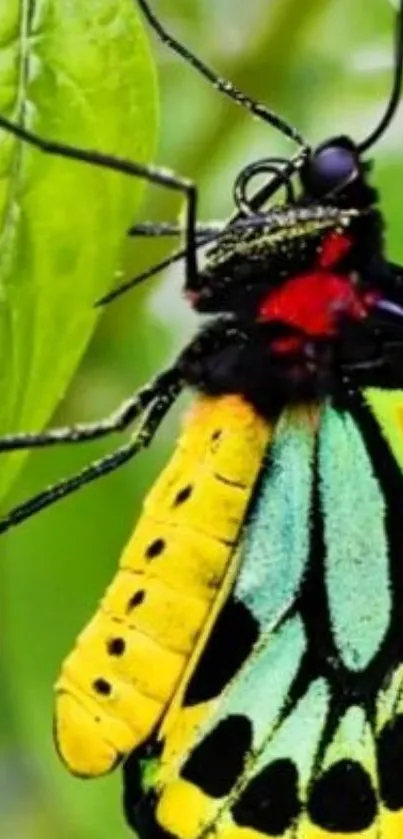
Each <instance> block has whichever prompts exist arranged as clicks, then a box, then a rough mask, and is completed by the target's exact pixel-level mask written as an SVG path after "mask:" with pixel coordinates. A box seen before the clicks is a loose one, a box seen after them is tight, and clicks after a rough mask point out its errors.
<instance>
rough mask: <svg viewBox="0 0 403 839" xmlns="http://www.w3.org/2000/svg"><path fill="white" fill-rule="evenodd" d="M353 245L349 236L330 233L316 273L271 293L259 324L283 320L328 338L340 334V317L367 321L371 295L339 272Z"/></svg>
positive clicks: (315, 266)
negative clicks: (338, 327) (341, 262)
mask: <svg viewBox="0 0 403 839" xmlns="http://www.w3.org/2000/svg"><path fill="white" fill-rule="evenodd" d="M351 245H352V240H351V239H350V238H349V237H348V236H347V235H346V234H344V233H330V234H329V235H328V236H327V237H326V238H325V240H324V242H323V244H322V247H321V249H320V252H319V253H318V256H317V258H316V260H315V262H314V266H313V269H312V271H307V272H306V273H304V274H299V275H297V276H296V277H291V278H290V279H289V280H287V281H286V282H285V283H284V284H283V285H282V286H281V287H279V288H277V289H274V290H272V291H270V292H269V294H268V295H267V296H266V297H265V299H264V300H263V302H262V304H261V306H260V309H259V316H258V319H259V321H274V320H275V321H281V322H282V323H285V324H289V325H290V326H294V327H297V328H299V329H301V330H303V331H304V332H305V333H306V334H307V335H312V336H325V335H331V334H333V333H334V332H335V331H336V329H337V319H338V315H341V314H345V315H348V316H350V317H352V318H355V319H361V318H364V317H365V316H366V315H367V312H368V305H369V304H370V299H369V296H368V295H364V294H362V293H359V292H358V290H357V289H356V288H355V287H354V285H353V284H352V281H351V279H350V278H349V276H348V274H342V273H337V271H336V270H335V266H336V265H337V263H338V262H340V260H341V258H342V257H343V256H344V255H345V254H346V253H347V252H348V251H349V250H350V248H351ZM330 269H333V270H330Z"/></svg>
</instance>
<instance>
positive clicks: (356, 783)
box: [308, 760, 377, 833]
mask: <svg viewBox="0 0 403 839" xmlns="http://www.w3.org/2000/svg"><path fill="white" fill-rule="evenodd" d="M308 812H309V815H310V817H311V820H312V821H313V822H314V824H317V825H319V826H320V827H322V828H324V830H328V831H329V832H333V833H337V832H340V833H343V832H344V833H354V832H357V833H359V832H360V831H362V830H366V828H368V827H370V826H371V825H372V823H373V821H374V819H375V817H376V812H377V805H376V798H375V792H374V789H373V786H372V783H371V779H370V777H369V776H368V775H367V773H366V772H365V770H364V769H363V768H362V766H360V764H359V763H357V762H356V761H354V760H340V761H339V762H338V763H335V764H333V766H331V767H330V769H328V770H327V771H326V772H324V773H323V775H322V776H321V777H320V778H318V780H317V781H316V782H315V784H314V786H313V789H312V792H311V796H310V800H309V803H308Z"/></svg>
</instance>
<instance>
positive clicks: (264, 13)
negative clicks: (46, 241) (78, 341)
mask: <svg viewBox="0 0 403 839" xmlns="http://www.w3.org/2000/svg"><path fill="white" fill-rule="evenodd" d="M58 2H59V4H60V3H61V0H58ZM65 2H66V3H67V2H68V0H65ZM70 2H72V0H70ZM77 2H79V0H77ZM80 2H81V3H84V0H80ZM98 2H99V3H101V0H98ZM153 4H154V8H155V9H157V11H158V14H159V15H161V18H162V19H163V20H164V21H166V22H167V23H169V25H170V26H171V28H172V29H173V30H175V32H177V33H179V35H180V36H181V37H182V38H183V39H184V40H186V42H188V43H189V44H191V45H192V46H193V47H194V48H195V49H197V50H198V52H199V53H200V54H201V55H203V56H204V57H205V58H206V59H208V60H209V61H211V63H212V64H214V66H216V67H217V68H219V69H220V71H221V72H222V73H223V74H226V75H228V76H229V77H231V78H232V79H233V80H234V81H236V83H237V84H238V85H240V86H241V87H242V88H243V89H245V90H246V91H248V92H250V93H251V94H253V95H255V96H256V97H259V98H261V99H263V100H264V101H266V102H267V103H269V104H270V105H271V106H272V107H274V108H277V109H279V110H280V111H281V113H284V114H285V115H287V116H288V117H289V118H290V119H292V120H294V121H295V122H296V123H297V124H298V126H299V127H300V128H301V129H303V130H304V131H305V132H306V133H307V135H308V137H309V139H310V140H312V142H315V140H318V141H319V140H321V139H323V138H324V137H326V136H328V135H329V134H332V133H339V132H343V131H347V132H348V131H351V132H352V134H353V136H355V137H357V138H360V137H361V136H363V135H364V134H365V133H366V131H367V129H368V128H369V127H370V126H371V125H373V124H374V121H375V120H376V119H377V117H379V115H380V112H381V109H382V104H383V102H384V100H385V96H386V95H387V92H388V90H389V80H390V63H391V42H392V37H391V34H392V33H391V25H392V9H391V6H390V4H389V3H388V2H386V0H372V2H371V4H370V9H369V4H368V0H355V1H354V3H351V0H304V2H301V0H271V2H268V0H250V2H248V3H244V2H241V0H238V1H237V2H234V0H216V2H214V3H207V2H205V0H153ZM0 5H4V6H5V5H6V3H4V4H0ZM94 5H95V2H94V0H91V6H94ZM102 5H105V0H102ZM121 6H122V0H120V2H119V7H121ZM156 54H158V64H159V67H160V69H161V73H160V76H161V88H162V97H163V99H162V108H161V112H162V130H161V148H160V150H159V154H158V160H160V161H162V162H163V163H164V164H166V165H168V166H170V167H171V168H174V169H177V170H178V171H180V172H182V173H183V174H185V175H188V176H190V177H193V178H194V179H195V180H197V182H198V183H199V184H200V186H201V216H202V217H203V218H207V217H210V218H213V219H216V218H219V217H220V216H224V215H225V213H227V212H228V211H230V209H231V186H232V182H233V178H234V174H235V173H236V171H237V169H238V168H239V167H240V166H242V165H244V164H245V163H246V162H248V161H250V160H252V159H254V158H255V157H259V156H260V157H263V156H267V155H270V154H274V153H276V152H281V153H286V154H288V153H289V151H290V148H291V147H290V145H286V144H285V143H284V142H283V141H282V140H281V138H279V137H278V136H277V134H276V133H275V132H274V131H272V130H271V129H270V128H268V127H267V126H264V125H261V124H259V123H257V122H256V121H253V120H251V119H250V118H249V117H248V115H247V114H245V113H244V112H243V111H242V110H241V109H240V108H237V107H235V106H233V105H231V104H230V103H227V102H225V101H224V100H222V99H221V98H220V97H219V96H218V94H215V93H214V91H211V90H210V89H209V88H207V86H206V85H205V84H204V83H203V81H202V80H200V79H199V78H198V77H197V76H196V74H195V73H194V72H193V71H192V70H191V69H187V68H185V67H184V66H183V64H182V63H180V61H179V60H175V59H173V58H172V57H171V56H170V54H169V53H167V51H166V50H161V51H160V50H158V53H157V50H156ZM125 79H126V86H127V89H128V90H131V89H132V86H133V84H135V83H134V81H133V73H132V74H131V75H130V74H129V73H127V75H126V73H125ZM102 94H103V92H102V89H101V91H100V98H101V99H102ZM125 95H126V96H127V95H128V92H127V91H126V93H124V91H122V94H119V98H118V101H117V102H116V117H115V118H116V120H117V124H120V125H121V122H120V121H122V120H124V119H125V113H124V110H125V105H124V104H122V102H124V96H125ZM122 97H123V98H122ZM99 107H100V108H102V102H101V103H100V104H99ZM141 107H143V105H142V106H141ZM52 111H53V109H52ZM58 118H60V114H59V113H58ZM109 128H110V130H116V131H117V132H118V131H119V129H117V128H116V126H115V125H110V127H109ZM73 129H74V130H75V131H77V130H78V129H77V126H76V125H75V126H73V127H72V128H71V131H73ZM400 138H401V122H400V124H399V120H397V121H396V123H395V125H394V128H393V129H392V130H391V131H390V132H389V134H388V135H387V137H385V139H384V141H383V142H382V144H380V145H379V146H378V147H377V148H376V149H375V150H374V158H375V163H376V169H375V173H376V181H377V184H378V186H379V188H380V190H381V193H382V203H383V207H384V209H385V213H386V216H387V220H388V224H389V231H390V233H389V238H390V255H391V257H392V258H393V259H395V260H399V259H400V260H401V261H402V259H403V249H402V237H401V235H400V229H401V215H402V199H401V190H400V189H399V184H400V183H401V181H402V176H403V154H402V150H401V139H400ZM125 142H127V143H128V146H129V147H130V155H131V156H132V157H133V158H134V159H135V158H136V156H138V155H137V152H136V149H135V143H136V136H135V135H134V136H133V137H128V138H127V137H126V139H125ZM93 144H95V145H96V146H97V147H98V148H101V147H103V146H104V145H105V146H106V140H105V141H102V143H101V140H99V141H98V140H96V141H95V140H94V141H93ZM71 167H72V164H69V171H71ZM82 173H83V167H80V177H81V176H82ZM95 177H97V178H98V177H99V173H97V174H96V176H95ZM121 180H122V184H121V188H122V189H124V190H126V189H129V191H130V190H131V189H132V188H133V183H132V182H130V183H129V187H128V186H127V184H126V179H124V178H122V179H121ZM118 181H119V182H120V179H119V177H118ZM80 193H81V190H80V192H79V194H80ZM178 209H179V201H178V198H177V196H172V195H169V194H168V193H165V192H164V191H162V190H160V189H157V188H152V189H150V190H148V192H147V203H146V204H144V205H143V207H142V212H141V216H142V218H144V219H146V218H161V219H163V218H171V219H172V218H175V214H176V213H177V211H178ZM101 238H102V237H101ZM168 248H169V244H168V243H166V242H165V243H162V244H157V243H154V242H148V243H146V244H144V246H141V245H140V243H139V242H136V243H134V244H133V245H132V246H130V245H129V246H128V248H127V253H126V271H127V275H128V276H130V275H134V274H135V273H137V272H138V271H139V270H141V269H142V267H144V266H145V265H148V264H150V263H151V262H152V261H153V260H154V259H155V258H159V257H162V256H163V255H164V253H166V251H167V249H168ZM181 278H182V269H181V268H177V269H176V270H175V271H173V272H172V273H170V274H169V276H168V277H167V278H166V279H164V280H163V282H162V283H161V282H160V281H158V280H157V281H156V282H155V283H154V284H153V283H150V284H149V285H148V286H144V287H143V288H142V289H138V291H137V292H133V293H132V294H131V295H129V296H128V297H126V298H124V299H123V300H122V301H121V302H120V303H117V304H115V305H111V306H110V307H109V308H108V310H107V311H106V312H105V317H104V318H103V319H102V323H101V324H100V325H99V328H98V329H97V331H96V334H95V337H94V340H93V341H92V343H91V346H90V348H89V351H88V353H87V355H86V358H85V359H84V362H83V364H82V366H81V368H80V371H79V374H78V376H77V377H76V379H75V383H74V386H73V387H72V388H71V390H70V393H69V395H68V398H67V400H66V401H65V403H64V404H63V406H62V408H61V409H60V410H59V413H58V416H57V417H55V418H54V419H53V420H52V424H55V423H58V424H60V423H66V422H73V421H77V420H84V419H86V418H88V419H89V418H95V417H97V416H102V415H105V414H106V413H107V412H108V411H109V410H111V409H112V408H113V407H115V406H116V404H117V403H118V402H119V400H120V399H122V398H124V397H125V396H127V394H128V393H130V392H132V391H133V390H134V389H135V388H136V387H138V386H139V385H140V384H141V383H142V382H144V381H146V380H147V378H148V377H149V376H150V375H152V373H153V372H155V371H156V370H158V369H160V368H161V367H162V366H164V365H167V364H168V363H169V360H170V358H172V356H173V354H174V352H175V351H176V349H177V348H178V347H179V346H180V345H181V344H183V342H184V341H185V340H186V338H187V337H188V335H189V333H190V330H191V329H192V328H193V326H194V320H193V318H192V317H191V316H190V314H189V313H188V311H187V309H186V307H185V306H184V304H183V303H182V302H181V299H180V293H179V288H180V281H181ZM106 282H107V281H106ZM83 308H84V307H83ZM51 372H52V376H51V377H50V378H52V377H53V370H52V371H51ZM46 376H47V377H48V376H49V370H47V371H46ZM54 378H55V379H57V376H55V377H54ZM30 424H31V425H35V423H33V422H32V423H30ZM172 436H173V435H172V425H171V426H170V424H169V423H168V424H166V425H165V426H164V430H163V431H162V435H160V438H159V440H160V443H159V442H158V441H157V443H156V444H155V446H153V448H152V450H151V452H149V453H148V454H146V455H142V456H141V457H140V458H139V460H138V461H137V462H136V463H134V464H133V465H132V466H130V467H127V468H125V469H122V470H121V471H120V473H118V474H116V475H113V476H110V477H109V478H107V479H105V480H104V481H100V482H99V484H98V485H94V486H92V487H90V488H88V489H87V490H84V491H83V492H82V493H79V494H78V495H77V497H75V498H70V499H68V500H67V501H65V502H63V503H62V504H60V505H57V506H56V507H55V508H53V509H51V510H49V511H48V512H46V513H43V514H41V515H40V516H38V517H37V518H36V519H33V520H32V521H30V522H28V523H27V524H26V525H24V526H23V527H21V529H19V530H16V531H15V533H12V534H10V536H9V537H8V538H7V540H4V541H6V543H7V553H8V555H7V557H6V558H5V562H3V565H2V584H1V588H0V598H1V599H0V615H1V621H2V625H1V636H2V637H1V649H2V655H1V658H0V660H1V661H2V667H3V672H2V673H0V701H2V708H3V710H2V708H0V721H1V720H2V719H6V720H7V726H5V725H4V726H3V728H4V729H6V728H7V735H8V739H7V744H5V748H4V750H3V753H2V752H1V751H0V813H1V811H2V806H1V805H2V801H1V787H2V785H1V771H2V761H3V766H5V767H6V771H7V777H8V778H10V779H12V782H13V786H12V789H13V791H14V794H13V795H12V794H10V793H9V794H8V798H7V801H8V807H9V808H10V809H11V808H14V809H13V815H10V818H9V821H8V822H7V823H6V822H5V821H4V819H3V820H2V818H1V816H0V835H1V836H2V837H3V836H4V837H5V839H21V837H22V836H23V837H24V839H54V837H55V836H56V837H57V839H110V837H111V836H113V837H114V839H124V837H129V836H130V834H129V832H128V831H126V829H125V827H124V825H123V819H122V816H121V813H120V810H119V807H120V790H119V786H120V778H119V772H117V773H115V777H110V778H106V779H104V780H101V781H93V782H88V783H84V782H82V781H80V780H76V779H72V778H70V777H69V776H68V775H67V773H66V771H65V770H64V769H63V767H62V766H61V765H60V763H59V761H58V758H57V756H56V755H55V754H54V751H53V745H52V739H51V737H52V735H51V715H52V683H53V682H54V680H55V678H56V676H57V673H58V670H59V667H60V662H61V660H62V658H63V656H64V655H65V654H66V653H67V652H68V650H69V649H70V647H71V645H72V643H73V639H74V638H75V636H76V635H77V633H78V632H79V631H80V629H81V628H82V626H83V624H84V622H85V621H86V620H88V618H89V617H90V615H91V613H92V611H93V609H94V606H95V603H96V602H97V600H98V599H99V597H100V596H101V594H102V591H103V590H104V588H105V586H106V584H107V583H108V581H109V579H110V578H111V576H112V574H113V573H114V569H115V568H116V564H117V559H118V557H119V553H120V551H121V548H122V545H123V544H124V542H125V540H126V539H127V537H128V534H129V532H130V528H131V527H132V525H133V521H134V519H135V516H136V515H137V514H138V511H139V507H140V503H141V499H142V497H143V496H144V494H145V492H146V489H147V487H148V486H149V485H150V483H151V481H152V480H153V478H154V476H155V474H156V472H157V470H158V469H159V468H160V466H161V463H162V461H163V457H164V455H165V456H166V455H167V453H168V451H169V450H170V448H171V446H172ZM161 437H162V439H161ZM114 442H116V441H112V440H111V441H110V442H109V443H96V444H94V445H92V446H89V445H88V446H84V447H83V448H78V449H77V448H76V449H75V450H73V449H72V448H70V449H69V448H67V447H64V448H61V449H60V450H58V451H57V450H56V449H53V450H52V451H50V452H48V453H45V452H37V453H35V454H34V455H32V456H31V457H30V459H29V462H28V466H27V469H26V470H25V473H24V476H23V480H22V481H20V482H19V486H18V493H16V494H15V497H14V499H13V500H14V501H15V502H16V501H17V500H18V501H20V500H21V499H22V498H26V497H27V496H28V495H29V494H30V493H32V492H34V491H35V490H37V489H38V488H41V487H43V486H44V485H45V484H46V483H49V482H50V481H51V480H55V479H56V478H57V477H58V476H62V475H66V474H69V473H72V472H73V471H75V470H76V469H79V468H80V467H81V466H82V465H84V463H86V462H88V461H89V460H90V459H91V458H92V457H97V456H99V455H101V454H102V453H103V452H105V451H106V450H108V449H111V448H112V447H113V445H114ZM4 541H3V544H4ZM0 666H1V665H0ZM0 726H1V722H0ZM5 734H6V732H5V731H4V734H3V739H5ZM6 747H7V748H6ZM2 755H3V756H2ZM21 756H22V757H23V758H24V760H25V761H26V764H27V767H28V768H27V771H26V772H25V773H24V772H23V771H22V770H21V766H20V763H19V762H18V759H19V758H20V757H21ZM23 781H25V786H24V785H23V783H22V782H23ZM9 783H11V781H10V782H9ZM39 811H40V813H41V821H40V826H39V827H38V812H39ZM21 812H26V813H27V815H26V819H25V822H24V825H23V827H21V822H20V821H18V818H20V816H17V814H21Z"/></svg>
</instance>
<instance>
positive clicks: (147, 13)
mask: <svg viewBox="0 0 403 839" xmlns="http://www.w3.org/2000/svg"><path fill="white" fill-rule="evenodd" d="M137 2H138V4H139V6H140V8H141V10H142V12H143V14H144V17H145V18H146V20H147V21H148V23H149V24H150V26H151V27H152V29H153V30H154V32H156V34H157V36H158V38H159V39H160V41H162V42H163V43H164V44H166V46H167V47H169V49H171V50H173V51H174V52H176V53H177V55H180V57H181V58H183V59H184V60H185V61H187V63H188V64H191V65H192V67H194V68H195V70H197V71H198V72H199V73H201V75H202V76H204V77H205V78H206V79H207V80H208V81H209V82H210V83H211V84H212V85H213V86H214V87H215V88H216V90H218V91H219V92H220V93H224V94H225V96H228V97H229V98H230V99H232V100H233V101H234V102H236V103H237V104H238V105H241V106H242V107H243V108H246V109H247V110H248V111H249V112H250V113H251V114H253V116H255V117H258V118H259V119H262V120H263V121H264V122H268V123H269V124H270V125H272V126H273V127H274V128H277V130H278V131H281V133H282V134H284V135H285V136H286V137H288V138H289V139H291V140H294V142H296V143H298V145H299V146H301V147H302V148H304V149H308V148H309V145H308V143H307V141H306V140H305V138H304V137H303V136H302V135H301V134H300V133H299V131H297V129H296V128H294V126H292V125H290V124H289V123H288V122H286V120H284V119H283V118H282V117H280V116H278V114H275V113H274V112H273V111H271V110H269V108H267V107H266V105H263V104H261V103H260V102H255V101H254V100H253V99H250V98H249V96H246V95H245V94H244V93H242V91H241V90H238V88H237V87H235V85H233V84H232V82H229V81H227V80H226V79H221V78H220V77H219V76H218V75H217V74H216V73H215V72H214V70H212V69H211V68H210V67H208V66H207V65H206V64H204V62H203V61H201V60H200V58H198V57H197V56H196V55H195V54H194V53H193V52H191V51H190V50H189V49H188V48H187V47H185V46H184V45H183V44H181V43H180V42H179V41H177V40H176V38H174V37H173V36H172V35H170V33H169V32H167V31H166V29H165V28H164V27H163V26H162V24H161V23H160V22H159V20H158V18H157V17H156V16H155V15H154V13H153V12H152V10H151V9H150V7H149V5H148V2H146V0H137Z"/></svg>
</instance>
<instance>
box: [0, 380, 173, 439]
mask: <svg viewBox="0 0 403 839" xmlns="http://www.w3.org/2000/svg"><path fill="white" fill-rule="evenodd" d="M180 389H181V384H180V377H179V373H178V371H177V370H176V368H175V367H173V368H172V369H171V370H167V371H166V372H164V373H161V374H160V375H159V376H157V377H156V379H154V381H153V382H150V384H148V385H146V386H145V387H144V388H142V390H140V391H139V392H138V393H135V394H134V396H132V397H130V399H127V400H125V402H123V404H122V405H120V407H119V408H118V410H117V411H114V413H113V414H111V415H110V416H109V417H106V419H103V420H100V421H98V422H89V423H82V424H79V425H72V426H69V427H66V428H54V429H50V430H49V431H44V432H43V433H41V434H35V433H21V434H9V435H7V436H4V437H0V452H5V451H15V450H17V449H34V448H41V447H45V446H52V445H56V444H57V443H83V442H85V441H88V440H97V439H98V438H99V437H106V436H107V435H108V434H113V433H114V432H118V431H123V430H124V429H125V428H127V427H128V426H129V425H130V423H132V422H133V421H134V420H135V419H136V418H137V417H139V416H140V414H141V413H142V412H143V411H144V410H145V409H146V408H147V407H148V406H149V405H150V404H152V403H153V402H155V403H156V404H160V405H163V404H165V403H167V404H168V405H170V404H171V401H172V398H174V399H175V398H176V396H177V394H178V393H179V391H180Z"/></svg>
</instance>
